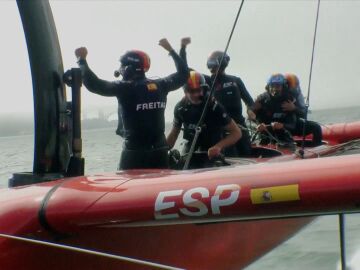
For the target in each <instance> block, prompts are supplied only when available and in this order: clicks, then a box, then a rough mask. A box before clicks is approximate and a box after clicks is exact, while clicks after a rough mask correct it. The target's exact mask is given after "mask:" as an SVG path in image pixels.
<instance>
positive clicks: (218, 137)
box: [167, 71, 241, 168]
mask: <svg viewBox="0 0 360 270" xmlns="http://www.w3.org/2000/svg"><path fill="white" fill-rule="evenodd" d="M208 88H209V87H208V85H207V84H206V81H205V78H204V76H203V75H202V74H200V73H198V72H196V71H190V77H189V79H188V81H187V83H186V85H185V86H184V91H185V97H184V98H183V99H182V100H181V101H180V102H178V103H177V105H176V106H175V110H174V123H173V127H172V129H171V131H170V133H169V135H168V136H167V142H168V145H169V147H170V148H172V147H173V146H174V144H175V142H176V140H177V138H178V136H179V133H180V130H181V127H182V126H184V134H183V137H184V139H185V140H187V144H186V145H185V147H184V149H185V150H184V151H183V152H185V153H187V152H188V150H189V149H190V146H191V143H192V141H193V138H194V135H195V128H196V125H197V124H198V122H199V120H200V117H201V114H202V112H203V110H204V107H205V103H206V100H205V98H204V94H206V91H207V90H208ZM208 106H209V107H208V109H207V113H206V116H205V118H204V123H203V126H202V127H201V133H200V135H199V137H198V140H197V143H196V146H195V150H197V151H200V152H201V151H206V152H207V154H208V159H207V160H205V161H204V160H202V161H201V162H200V161H199V160H196V158H195V160H193V159H192V160H191V163H190V167H189V168H199V167H207V166H208V165H209V164H210V163H209V162H208V161H209V160H211V159H213V158H214V157H217V156H219V155H220V153H221V151H222V150H223V149H224V148H225V147H228V146H231V145H233V144H235V143H236V142H237V141H238V140H239V139H240V138H241V131H240V129H239V128H238V126H237V125H236V124H235V122H234V120H232V119H231V118H230V117H229V116H228V114H227V113H226V111H225V109H224V108H223V106H222V105H221V104H219V103H217V102H216V101H215V100H212V101H210V103H209V104H208ZM224 129H225V130H226V131H227V132H228V135H227V136H226V137H224V138H223V134H222V133H223V130H224Z"/></svg>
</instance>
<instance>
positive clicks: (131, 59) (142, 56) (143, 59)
mask: <svg viewBox="0 0 360 270" xmlns="http://www.w3.org/2000/svg"><path fill="white" fill-rule="evenodd" d="M120 62H121V65H123V66H132V67H133V68H134V69H135V70H136V71H143V72H147V71H148V70H149V68H150V57H149V56H148V55H147V54H146V53H145V52H143V51H139V50H131V51H127V52H126V53H125V54H124V55H123V56H121V58H120Z"/></svg>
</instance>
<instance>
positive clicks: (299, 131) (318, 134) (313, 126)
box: [282, 73, 322, 146]
mask: <svg viewBox="0 0 360 270" xmlns="http://www.w3.org/2000/svg"><path fill="white" fill-rule="evenodd" d="M284 76H285V78H286V81H287V85H288V87H289V91H290V93H291V94H292V95H293V96H294V99H295V102H291V101H286V102H284V103H283V104H282V108H283V110H284V111H287V112H295V113H296V115H297V117H298V121H297V124H296V127H295V130H293V131H292V134H293V135H298V136H302V135H303V128H304V123H305V120H304V117H305V110H306V105H305V100H304V96H303V94H302V92H301V88H300V81H299V78H298V77H297V76H296V75H295V74H293V73H286V74H285V75H284ZM309 134H312V135H313V138H312V142H311V146H318V145H321V144H322V130H321V127H320V125H319V124H318V123H316V122H314V121H310V120H307V121H306V125H305V135H309Z"/></svg>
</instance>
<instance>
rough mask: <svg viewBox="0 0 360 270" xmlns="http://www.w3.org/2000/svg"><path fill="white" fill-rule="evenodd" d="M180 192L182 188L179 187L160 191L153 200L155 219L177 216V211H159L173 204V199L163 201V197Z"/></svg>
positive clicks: (179, 193)
mask: <svg viewBox="0 0 360 270" xmlns="http://www.w3.org/2000/svg"><path fill="white" fill-rule="evenodd" d="M182 192H183V190H180V189H179V190H170V191H164V192H160V193H159V195H158V196H157V198H156V201H155V219H168V218H178V217H179V214H177V213H173V214H162V213H161V211H163V210H165V209H169V208H172V207H174V206H175V202H174V201H171V202H165V201H164V199H165V197H171V196H179V195H181V194H182Z"/></svg>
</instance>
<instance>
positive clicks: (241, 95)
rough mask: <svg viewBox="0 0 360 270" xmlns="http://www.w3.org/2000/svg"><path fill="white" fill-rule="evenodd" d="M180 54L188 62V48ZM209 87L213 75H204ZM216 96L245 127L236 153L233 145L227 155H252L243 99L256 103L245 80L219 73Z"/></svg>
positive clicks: (248, 104) (248, 102) (228, 111)
mask: <svg viewBox="0 0 360 270" xmlns="http://www.w3.org/2000/svg"><path fill="white" fill-rule="evenodd" d="M180 56H181V58H182V59H183V60H184V61H185V62H186V61H187V60H186V50H185V48H184V47H182V48H181V49H180ZM204 76H205V79H206V82H207V84H208V85H209V87H211V86H212V84H213V79H214V77H215V76H214V75H213V76H211V77H210V76H208V75H204ZM214 88H215V89H214V97H215V98H216V100H217V101H218V102H219V103H220V104H222V105H223V106H224V107H225V109H226V111H227V113H228V114H229V116H230V117H231V118H232V119H234V121H235V123H237V124H238V125H240V126H242V127H244V128H243V129H242V130H241V131H242V136H241V139H240V140H239V141H238V142H237V143H236V150H235V153H234V151H233V149H231V148H232V147H230V148H229V149H228V151H226V153H225V154H226V155H229V156H234V155H239V156H245V157H246V156H250V155H251V142H250V136H249V133H248V131H247V127H246V123H245V118H244V117H243V115H242V104H241V100H243V101H244V102H245V104H246V105H247V106H248V107H249V108H251V107H252V106H253V105H254V100H253V99H252V97H251V96H250V94H249V92H248V91H247V89H246V87H245V85H244V83H243V81H242V80H241V79H240V78H239V77H236V76H231V75H227V74H219V75H218V77H217V80H216V82H215V85H214Z"/></svg>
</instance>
